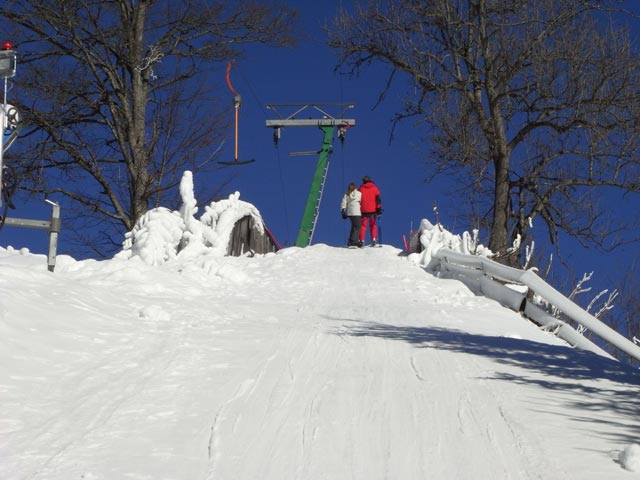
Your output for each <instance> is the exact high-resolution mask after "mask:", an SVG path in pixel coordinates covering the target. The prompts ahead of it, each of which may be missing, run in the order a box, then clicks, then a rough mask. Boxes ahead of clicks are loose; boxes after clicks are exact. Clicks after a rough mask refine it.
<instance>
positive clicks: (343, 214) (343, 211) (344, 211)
mask: <svg viewBox="0 0 640 480" xmlns="http://www.w3.org/2000/svg"><path fill="white" fill-rule="evenodd" d="M341 213H342V218H347V217H348V216H349V215H347V211H346V210H345V209H344V208H343V209H342V211H341Z"/></svg>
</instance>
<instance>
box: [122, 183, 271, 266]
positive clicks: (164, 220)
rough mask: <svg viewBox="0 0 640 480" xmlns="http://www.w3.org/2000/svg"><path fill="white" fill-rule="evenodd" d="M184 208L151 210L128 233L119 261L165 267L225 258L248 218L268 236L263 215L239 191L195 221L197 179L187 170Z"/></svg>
mask: <svg viewBox="0 0 640 480" xmlns="http://www.w3.org/2000/svg"><path fill="white" fill-rule="evenodd" d="M180 196H181V198H182V206H181V207H180V209H179V211H172V210H169V209H167V208H165V207H158V208H154V209H152V210H149V211H148V212H147V213H146V214H144V215H143V216H142V217H141V218H140V219H139V220H138V222H137V223H136V225H135V227H134V228H133V230H131V231H130V232H127V234H126V235H125V240H124V242H123V248H122V251H121V252H119V253H118V254H116V258H119V259H123V260H128V259H131V258H134V257H138V258H140V259H141V260H142V261H143V262H144V263H146V264H148V265H152V266H153V265H161V264H163V263H165V262H168V261H170V260H173V259H176V258H178V257H180V258H193V257H198V256H202V255H213V256H219V257H223V256H225V255H226V254H227V249H228V245H229V240H230V238H231V234H232V232H233V227H234V226H235V224H236V222H237V221H238V220H240V219H242V218H244V217H246V216H250V217H251V218H252V224H253V225H254V226H255V228H256V229H257V230H258V232H259V233H261V234H262V233H264V224H263V221H262V216H261V215H260V212H259V211H258V209H257V208H256V207H255V206H253V205H252V204H250V203H247V202H244V201H242V200H240V192H235V193H233V194H231V195H229V197H228V198H227V199H226V200H220V201H218V202H211V204H209V205H208V206H205V213H204V214H203V215H202V216H201V217H200V219H197V218H195V214H196V213H197V212H198V204H197V201H196V198H195V196H194V193H193V176H192V173H191V172H190V171H186V172H185V173H184V174H183V176H182V180H181V182H180Z"/></svg>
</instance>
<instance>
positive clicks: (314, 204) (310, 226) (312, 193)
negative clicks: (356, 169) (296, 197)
mask: <svg viewBox="0 0 640 480" xmlns="http://www.w3.org/2000/svg"><path fill="white" fill-rule="evenodd" d="M320 129H321V130H322V131H323V132H324V137H323V140H322V148H321V149H320V156H319V157H318V163H317V164H316V171H315V174H314V175H313V181H312V182H311V188H310V189H309V196H308V198H307V205H306V207H305V209H304V214H303V215H302V222H301V223H300V231H299V233H298V238H297V239H296V247H307V246H309V245H310V244H311V239H312V238H313V231H314V230H315V227H316V220H317V219H318V211H319V209H320V200H321V198H322V189H323V187H324V180H325V178H326V176H327V169H328V167H329V153H331V139H332V138H333V131H334V129H335V127H320Z"/></svg>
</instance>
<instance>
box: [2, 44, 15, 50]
mask: <svg viewBox="0 0 640 480" xmlns="http://www.w3.org/2000/svg"><path fill="white" fill-rule="evenodd" d="M2 50H13V43H11V42H2Z"/></svg>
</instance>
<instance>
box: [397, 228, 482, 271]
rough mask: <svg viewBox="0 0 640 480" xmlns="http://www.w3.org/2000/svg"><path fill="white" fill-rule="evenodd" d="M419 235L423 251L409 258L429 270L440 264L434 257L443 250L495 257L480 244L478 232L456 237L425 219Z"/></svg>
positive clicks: (465, 233)
mask: <svg viewBox="0 0 640 480" xmlns="http://www.w3.org/2000/svg"><path fill="white" fill-rule="evenodd" d="M418 235H419V241H420V246H421V250H420V251H419V252H418V253H412V254H411V255H409V258H410V259H411V260H412V261H414V262H415V263H417V264H419V265H421V266H423V267H425V268H426V269H427V270H433V269H434V268H435V267H436V266H437V265H438V264H439V262H438V261H437V260H434V258H433V256H434V255H435V253H436V252H438V250H440V249H441V248H446V249H448V250H453V251H454V252H458V253H465V254H468V255H480V256H483V257H491V256H493V253H492V252H491V250H489V249H488V248H486V247H484V246H483V245H481V244H480V243H478V231H477V230H474V231H473V233H471V234H470V233H469V232H464V233H463V234H462V236H460V235H454V234H453V233H451V232H449V231H448V230H446V229H444V228H443V227H442V225H440V224H437V225H433V224H432V223H431V222H430V221H429V220H427V219H423V220H422V221H421V222H420V230H419V234H418Z"/></svg>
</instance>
